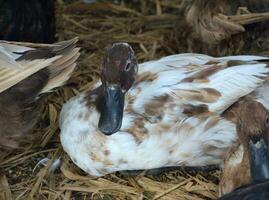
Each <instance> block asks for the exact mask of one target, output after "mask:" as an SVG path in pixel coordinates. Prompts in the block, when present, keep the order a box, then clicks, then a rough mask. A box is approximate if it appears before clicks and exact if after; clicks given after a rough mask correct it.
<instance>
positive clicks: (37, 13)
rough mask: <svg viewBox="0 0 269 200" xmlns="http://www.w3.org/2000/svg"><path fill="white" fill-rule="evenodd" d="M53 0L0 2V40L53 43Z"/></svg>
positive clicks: (54, 29) (2, 0)
mask: <svg viewBox="0 0 269 200" xmlns="http://www.w3.org/2000/svg"><path fill="white" fill-rule="evenodd" d="M54 2H55V1H54V0H27V1H20V0H0V39H1V40H8V41H20V42H32V43H52V42H55V32H56V27H55V13H54Z"/></svg>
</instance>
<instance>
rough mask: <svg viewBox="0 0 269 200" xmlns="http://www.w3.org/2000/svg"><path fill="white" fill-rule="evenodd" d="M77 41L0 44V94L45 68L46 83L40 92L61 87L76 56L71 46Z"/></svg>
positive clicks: (69, 72) (76, 52)
mask: <svg viewBox="0 0 269 200" xmlns="http://www.w3.org/2000/svg"><path fill="white" fill-rule="evenodd" d="M77 40H78V39H77V38H74V39H72V40H68V41H63V42H59V43H55V44H52V45H44V44H31V43H14V42H6V41H1V42H0V48H1V49H2V51H0V59H1V58H2V59H1V61H0V92H3V91H5V90H7V89H8V88H10V87H12V86H14V85H16V84H17V83H19V82H20V81H22V80H24V79H26V78H28V77H29V76H31V75H33V74H35V73H36V72H38V71H40V70H42V69H45V68H46V69H48V73H49V80H48V83H47V84H46V85H44V88H43V89H42V92H47V91H49V90H51V89H52V88H54V87H58V86H61V85H62V84H63V83H64V82H65V81H66V80H67V79H68V78H69V77H70V74H71V72H72V71H73V70H74V68H75V61H76V60H77V58H78V56H79V49H78V48H76V47H75V45H76V42H77ZM4 51H5V52H4Z"/></svg>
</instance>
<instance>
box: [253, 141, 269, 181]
mask: <svg viewBox="0 0 269 200" xmlns="http://www.w3.org/2000/svg"><path fill="white" fill-rule="evenodd" d="M248 148H249V156H250V169H251V177H252V181H261V180H264V179H268V178H269V154H268V148H267V145H266V143H265V141H264V139H263V138H260V139H259V140H256V141H253V140H250V141H249V144H248Z"/></svg>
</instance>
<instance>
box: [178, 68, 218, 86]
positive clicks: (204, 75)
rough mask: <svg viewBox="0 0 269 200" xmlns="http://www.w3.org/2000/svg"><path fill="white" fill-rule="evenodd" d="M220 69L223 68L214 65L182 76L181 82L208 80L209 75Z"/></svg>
mask: <svg viewBox="0 0 269 200" xmlns="http://www.w3.org/2000/svg"><path fill="white" fill-rule="evenodd" d="M222 69H223V68H222V67H220V66H217V65H215V66H213V67H210V68H206V69H203V70H201V71H199V72H197V73H195V74H193V75H192V76H190V77H187V78H184V79H183V80H182V81H181V82H182V83H193V82H194V83H197V82H198V83H200V82H208V77H210V76H211V75H212V74H215V73H216V72H218V71H220V70H222Z"/></svg>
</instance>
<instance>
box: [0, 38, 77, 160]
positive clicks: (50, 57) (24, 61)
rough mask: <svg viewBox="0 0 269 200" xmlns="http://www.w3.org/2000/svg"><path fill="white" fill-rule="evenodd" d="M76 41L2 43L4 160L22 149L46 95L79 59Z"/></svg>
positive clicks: (1, 147)
mask: <svg viewBox="0 0 269 200" xmlns="http://www.w3.org/2000/svg"><path fill="white" fill-rule="evenodd" d="M76 42H77V39H73V40H69V41H63V42H60V43H55V44H51V45H45V44H42V45H41V44H32V43H16V42H8V41H0V127H1V129H0V138H1V139H0V150H1V153H0V155H1V159H2V158H4V156H6V155H8V153H10V152H12V151H13V150H14V149H18V148H22V147H23V146H24V145H26V144H28V143H29V142H30V141H31V138H33V135H32V134H31V133H32V131H33V129H34V128H35V125H36V123H37V122H38V121H39V119H40V116H41V114H42V111H43V110H44V108H45V102H44V99H43V98H40V97H41V95H42V94H43V93H47V92H51V91H52V90H53V89H54V88H55V87H59V86H61V85H63V84H64V83H65V82H66V81H67V80H68V79H69V77H70V76H71V72H72V71H73V70H74V68H75V65H76V64H75V61H76V59H77V58H78V56H79V53H78V48H75V46H76Z"/></svg>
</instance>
